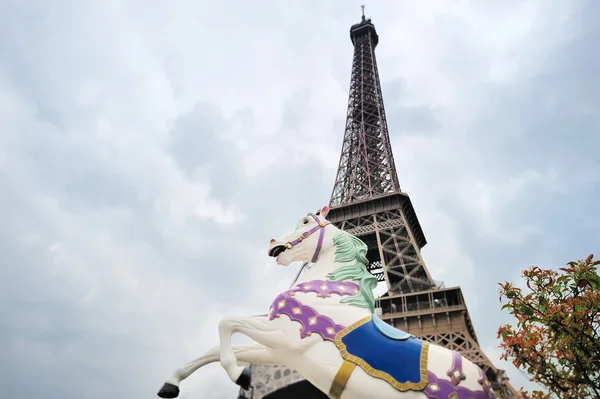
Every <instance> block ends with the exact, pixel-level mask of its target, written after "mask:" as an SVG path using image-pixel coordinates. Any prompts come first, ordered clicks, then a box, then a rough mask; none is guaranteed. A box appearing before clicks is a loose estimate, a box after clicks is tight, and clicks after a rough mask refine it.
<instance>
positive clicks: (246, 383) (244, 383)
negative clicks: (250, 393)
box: [235, 367, 252, 391]
mask: <svg viewBox="0 0 600 399" xmlns="http://www.w3.org/2000/svg"><path fill="white" fill-rule="evenodd" d="M251 381H252V372H251V371H250V368H248V367H246V368H244V370H243V371H242V374H240V376H239V377H238V379H237V380H236V381H235V383H236V384H237V385H239V386H241V387H242V389H244V390H246V391H247V390H248V389H250V382H251Z"/></svg>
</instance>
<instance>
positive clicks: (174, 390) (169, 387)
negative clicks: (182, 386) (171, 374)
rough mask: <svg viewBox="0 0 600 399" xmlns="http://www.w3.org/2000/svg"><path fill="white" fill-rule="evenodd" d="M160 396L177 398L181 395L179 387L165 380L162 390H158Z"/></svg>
mask: <svg viewBox="0 0 600 399" xmlns="http://www.w3.org/2000/svg"><path fill="white" fill-rule="evenodd" d="M158 396H159V397H161V398H176V397H178V396H179V387H177V386H176V385H173V384H169V383H168V382H165V383H164V385H163V386H162V388H160V391H158Z"/></svg>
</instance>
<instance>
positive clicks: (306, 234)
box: [285, 215, 331, 263]
mask: <svg viewBox="0 0 600 399" xmlns="http://www.w3.org/2000/svg"><path fill="white" fill-rule="evenodd" d="M310 216H312V218H313V219H315V222H317V223H318V225H316V226H315V227H313V228H312V229H310V230H308V231H305V232H304V233H302V234H301V235H300V237H298V238H296V239H295V240H294V241H290V242H286V243H285V247H286V248H287V249H290V248H292V247H293V246H295V245H298V244H300V243H301V242H302V241H304V240H306V239H307V238H308V237H310V236H311V235H312V234H313V233H316V232H317V231H319V241H318V242H317V248H316V249H315V253H314V255H313V257H312V259H311V262H312V263H315V262H316V261H317V259H318V258H319V254H320V253H321V248H322V247H323V237H324V236H325V227H326V226H327V225H328V224H331V222H330V221H328V220H325V221H324V222H323V221H321V220H319V218H317V216H315V215H310Z"/></svg>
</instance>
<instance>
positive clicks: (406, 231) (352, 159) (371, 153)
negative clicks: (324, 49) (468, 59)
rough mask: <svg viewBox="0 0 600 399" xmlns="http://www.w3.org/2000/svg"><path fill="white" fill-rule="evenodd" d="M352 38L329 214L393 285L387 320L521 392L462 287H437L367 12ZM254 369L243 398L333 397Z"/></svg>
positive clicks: (278, 371)
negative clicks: (401, 174) (404, 175)
mask: <svg viewBox="0 0 600 399" xmlns="http://www.w3.org/2000/svg"><path fill="white" fill-rule="evenodd" d="M350 38H351V39H352V44H353V45H354V57H353V62H352V73H351V80H350V93H349V100H348V111H347V114H346V128H345V133H344V140H343V144H342V153H341V157H340V162H339V167H338V172H337V176H336V180H335V184H334V186H333V192H332V195H331V200H330V207H331V210H330V212H329V215H328V219H329V220H330V221H331V222H332V223H333V224H335V225H336V226H337V227H339V228H341V229H343V230H345V231H347V232H349V233H351V234H353V235H356V236H358V237H359V238H360V239H361V240H362V241H364V242H365V243H366V244H367V246H368V247H369V252H368V254H367V257H368V259H369V262H370V264H369V270H370V272H371V273H372V274H373V275H375V276H376V277H377V280H378V281H379V282H382V283H385V284H386V285H387V292H386V293H385V294H384V295H382V296H381V297H379V298H378V299H377V304H376V307H377V309H376V311H377V313H378V314H379V316H380V317H381V319H383V320H385V321H386V322H387V323H389V324H391V325H393V326H395V327H397V328H399V329H401V330H403V331H407V332H410V333H412V334H414V335H416V336H417V337H419V338H421V339H424V340H427V341H430V342H433V343H436V344H438V345H441V346H444V347H447V348H450V349H453V350H456V351H458V352H460V353H461V354H462V355H463V356H464V357H466V358H467V359H469V360H471V361H473V362H474V363H476V364H477V365H479V366H480V367H481V368H482V369H483V371H484V372H485V373H486V375H487V377H488V379H489V381H490V383H491V385H492V387H493V389H494V391H495V392H496V395H497V396H498V397H499V398H516V397H519V396H518V394H517V392H516V390H515V389H514V388H513V387H512V386H511V385H510V383H509V382H508V378H507V377H506V375H505V373H504V371H503V370H500V369H497V368H496V367H495V366H494V365H493V363H492V362H491V361H490V359H489V358H488V357H487V356H486V355H485V354H484V353H483V351H482V350H481V348H480V346H479V343H478V341H477V336H476V335H475V330H474V328H473V324H472V323H471V319H470V316H469V312H468V309H467V305H466V303H465V299H464V297H463V294H462V291H461V288H460V287H444V286H443V284H436V282H435V281H434V280H433V278H432V277H431V274H430V272H429V270H428V269H427V266H426V265H425V262H424V261H423V258H422V257H421V248H423V246H425V244H426V243H427V241H426V239H425V235H424V233H423V230H422V228H421V225H420V224H419V220H418V218H417V214H416V213H415V210H414V208H413V205H412V202H411V200H410V197H409V196H408V195H407V194H406V193H404V192H403V191H402V190H401V188H400V183H399V181H398V176H397V173H396V167H395V165H394V157H393V155H392V147H391V144H390V138H389V134H388V127H387V121H386V116H385V109H384V106H383V97H382V91H381V84H380V80H379V73H378V71H377V62H376V60H375V47H376V46H377V44H378V42H379V36H378V35H377V31H376V30H375V26H374V25H373V23H372V22H371V19H366V18H365V16H364V9H363V16H362V20H361V22H360V23H358V24H355V25H353V26H352V27H351V28H350ZM251 369H252V384H253V386H252V387H251V388H250V390H249V391H244V390H241V391H240V395H239V398H249V399H250V398H251V399H278V398H286V399H294V398H310V399H317V398H323V399H326V398H327V395H325V394H323V393H321V392H320V391H318V390H317V389H316V388H315V387H314V386H313V385H312V384H310V383H309V382H308V381H306V380H304V379H303V378H302V376H300V375H299V374H298V373H297V372H296V371H294V370H291V369H289V368H287V367H285V366H278V365H276V366H268V365H252V366H251ZM374 397H376V395H374Z"/></svg>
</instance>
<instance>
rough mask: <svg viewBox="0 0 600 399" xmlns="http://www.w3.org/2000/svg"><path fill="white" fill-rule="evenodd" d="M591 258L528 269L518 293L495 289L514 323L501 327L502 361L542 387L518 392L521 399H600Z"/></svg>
mask: <svg viewBox="0 0 600 399" xmlns="http://www.w3.org/2000/svg"><path fill="white" fill-rule="evenodd" d="M599 264H600V261H594V259H593V255H590V256H589V257H588V258H587V259H585V260H580V261H577V262H569V263H568V265H567V267H566V268H560V269H559V270H560V272H559V271H554V270H544V269H541V268H539V267H537V266H532V267H530V268H529V269H527V270H525V271H523V273H522V277H523V279H524V281H525V285H526V286H527V288H528V289H529V292H528V293H526V294H525V293H524V292H523V291H522V290H521V289H520V288H518V287H516V286H515V285H514V284H512V283H501V284H500V300H501V301H505V302H506V303H505V304H504V305H503V306H502V309H508V311H509V312H510V313H511V314H512V315H513V316H514V317H515V318H516V324H515V325H514V326H511V325H502V326H500V327H499V329H498V337H499V338H500V337H501V338H502V341H501V344H500V347H501V348H502V349H503V354H502V358H503V359H509V358H510V359H512V362H513V364H514V365H515V366H516V367H517V368H520V369H521V370H523V371H525V372H527V373H528V374H529V375H530V376H531V380H532V381H535V382H537V383H539V384H541V385H542V386H544V387H546V388H547V390H548V392H542V391H533V392H531V393H530V392H527V391H525V390H523V389H522V390H521V394H522V395H523V398H525V399H528V398H535V399H542V398H544V399H546V398H560V399H567V398H569V399H571V398H581V399H585V398H595V399H600V277H599V276H598V272H597V265H599Z"/></svg>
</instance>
